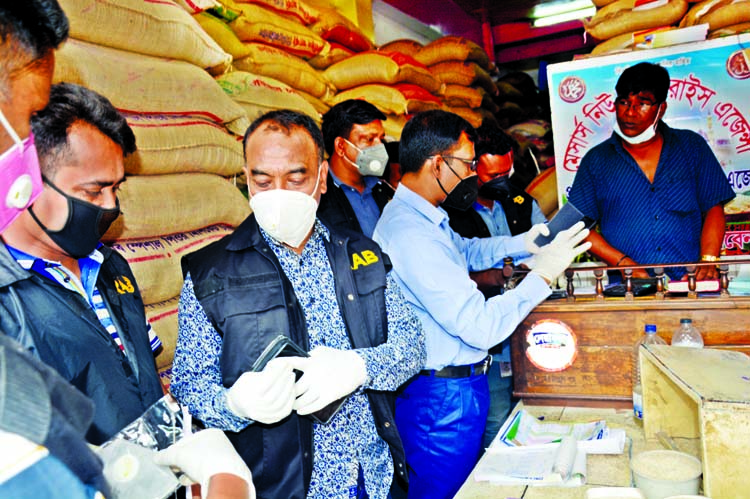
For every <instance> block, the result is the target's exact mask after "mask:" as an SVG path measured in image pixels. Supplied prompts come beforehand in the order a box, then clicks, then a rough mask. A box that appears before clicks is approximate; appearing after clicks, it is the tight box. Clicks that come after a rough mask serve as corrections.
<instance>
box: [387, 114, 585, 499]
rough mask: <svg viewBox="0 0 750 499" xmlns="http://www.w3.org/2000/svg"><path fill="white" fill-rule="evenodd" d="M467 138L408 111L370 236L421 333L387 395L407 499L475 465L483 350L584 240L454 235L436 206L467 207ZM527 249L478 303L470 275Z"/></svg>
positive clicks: (438, 493)
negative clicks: (410, 371)
mask: <svg viewBox="0 0 750 499" xmlns="http://www.w3.org/2000/svg"><path fill="white" fill-rule="evenodd" d="M475 140H476V133H475V131H474V129H473V128H472V127H471V125H470V124H469V123H468V122H467V121H466V120H464V119H463V118H461V117H459V116H457V115H455V114H452V113H448V112H445V111H427V112H424V113H419V114H416V115H415V116H414V117H413V118H412V119H411V120H410V121H409V122H408V123H407V124H406V126H405V127H404V130H403V133H402V135H401V144H400V149H399V158H400V162H401V163H400V164H401V170H402V172H403V177H402V179H401V183H400V184H399V186H398V189H397V190H396V194H395V196H394V198H393V200H392V201H391V202H390V203H388V206H386V208H385V210H383V215H382V216H381V218H380V221H379V222H378V225H377V226H376V228H375V234H374V238H375V240H376V241H378V242H379V243H380V244H381V245H382V247H383V249H384V250H386V251H387V252H388V254H389V255H390V256H391V260H392V261H393V269H394V273H395V274H396V281H397V282H398V283H399V284H400V286H401V289H402V290H403V292H404V296H405V298H406V300H407V301H408V302H409V303H410V304H411V305H412V307H413V308H414V309H415V311H416V313H417V316H418V317H419V318H420V319H421V321H422V325H423V327H424V331H425V339H426V345H427V360H426V362H425V364H424V369H423V370H422V371H420V373H419V375H418V376H416V377H415V378H413V379H412V380H411V381H410V383H409V384H408V385H407V386H406V388H405V389H404V390H403V393H401V394H400V395H399V397H398V398H397V399H396V422H397V424H398V428H399V432H400V433H401V436H402V440H403V442H404V449H405V451H406V457H407V463H408V464H409V466H410V473H409V497H410V498H411V499H419V498H425V499H426V498H429V499H443V498H445V499H448V498H451V497H453V496H454V495H455V493H456V491H457V490H458V489H459V488H460V487H461V484H462V483H463V482H464V481H465V480H466V478H467V477H468V476H469V474H470V473H471V470H472V469H473V467H474V465H475V464H476V461H477V458H478V455H479V453H480V451H481V446H482V434H483V432H484V428H485V423H486V421H487V410H488V406H489V389H488V385H487V377H486V374H487V369H488V367H489V357H488V355H487V351H488V350H489V348H491V347H493V346H494V345H497V344H498V343H500V342H502V341H503V340H504V339H505V338H507V337H508V336H509V335H510V334H511V333H512V332H513V330H514V329H515V328H516V326H517V325H518V324H519V323H520V322H521V321H522V320H523V318H524V317H525V316H526V315H527V314H528V313H529V312H530V311H531V310H532V309H533V308H534V307H535V306H536V305H537V304H539V303H540V302H542V301H543V300H544V299H545V298H546V297H547V296H548V295H549V294H550V288H549V283H550V282H551V281H552V280H554V279H555V278H556V277H557V276H558V275H559V274H560V273H561V272H563V270H564V269H565V268H567V266H568V265H569V264H570V262H571V261H572V260H573V258H575V256H577V255H578V254H580V253H582V252H583V251H586V249H588V247H589V246H590V245H589V244H588V243H585V244H582V245H580V246H579V245H578V244H579V243H580V242H581V241H582V240H583V239H584V238H585V237H586V236H587V235H588V231H587V230H584V229H583V224H582V223H579V224H577V225H575V226H574V227H572V228H571V229H568V230H567V231H563V232H561V233H560V234H559V235H558V236H557V237H556V238H555V239H554V240H553V241H552V242H551V243H550V244H548V245H546V246H543V247H541V248H540V247H539V246H537V245H536V244H535V243H534V240H535V239H536V237H537V236H538V235H539V234H544V235H546V234H547V233H548V229H547V227H546V226H545V225H535V226H534V227H532V229H531V230H530V231H529V232H527V233H525V234H522V235H519V236H515V237H491V238H485V239H479V238H476V239H464V238H462V237H460V236H459V235H458V234H456V233H455V232H453V230H451V228H450V227H449V225H448V216H447V215H446V213H445V211H444V210H443V209H442V208H440V207H439V206H440V205H447V206H453V207H456V208H458V209H468V208H470V207H471V205H472V203H473V202H474V200H475V199H476V195H477V189H478V187H477V179H476V173H475V170H476V161H475V160H474V142H475ZM526 253H533V254H534V262H533V263H532V264H531V267H532V269H533V270H532V271H531V272H530V273H529V274H528V275H527V276H526V278H525V279H524V280H523V282H522V283H521V284H520V285H519V286H518V287H516V288H515V289H513V290H511V291H509V292H507V293H504V294H502V295H499V296H495V297H493V298H490V299H485V297H484V295H482V293H481V292H480V291H479V290H478V289H477V286H476V284H475V283H474V281H472V280H471V279H470V277H469V272H470V271H476V270H484V269H487V268H491V267H497V266H500V265H502V261H503V258H504V257H506V256H510V257H514V256H517V255H521V254H526Z"/></svg>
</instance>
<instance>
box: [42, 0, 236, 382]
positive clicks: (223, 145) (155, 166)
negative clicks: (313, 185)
mask: <svg viewBox="0 0 750 499" xmlns="http://www.w3.org/2000/svg"><path fill="white" fill-rule="evenodd" d="M196 1H197V0H184V2H185V3H186V4H190V5H192V4H194V3H196ZM60 4H61V5H62V7H63V9H64V10H65V12H66V14H67V16H68V17H69V19H70V28H71V30H70V33H71V36H72V38H71V39H70V40H69V41H68V42H66V43H65V45H64V46H63V47H62V48H61V49H60V50H59V51H58V53H57V61H56V67H55V81H58V82H60V81H66V82H72V83H77V84H80V85H84V86H86V87H89V88H91V89H93V90H95V91H97V92H99V93H101V94H102V95H104V96H106V97H107V98H109V99H110V100H111V101H112V103H113V104H114V105H115V106H116V107H117V108H118V109H119V110H120V111H121V112H123V113H124V114H125V116H126V118H127V120H128V122H129V123H130V125H131V127H132V128H133V131H134V133H135V135H136V142H137V145H138V152H137V153H136V154H134V155H133V156H132V157H129V158H128V159H127V160H126V164H125V168H126V174H127V175H128V180H127V182H125V183H124V184H123V187H122V190H121V192H120V195H119V199H120V206H121V209H122V215H121V216H120V218H118V220H117V221H116V222H115V223H114V224H113V226H112V227H111V228H110V230H109V231H108V232H107V234H106V235H105V237H104V240H105V241H106V242H107V243H108V244H111V245H112V246H113V247H114V248H115V249H116V250H118V251H120V252H121V253H122V254H123V255H124V256H125V258H126V259H127V260H128V262H129V263H130V265H131V266H132V268H133V272H134V274H135V277H136V280H137V282H138V285H139V287H140V289H141V291H142V296H143V300H144V303H145V304H146V314H147V316H148V317H149V319H150V320H151V322H152V324H153V327H154V329H155V331H156V333H157V334H158V335H159V337H160V338H161V340H162V342H163V344H164V347H165V348H164V351H163V352H162V353H161V354H160V355H159V356H158V357H157V366H158V368H159V371H160V374H161V375H162V381H163V382H164V383H165V384H168V382H169V373H170V367H171V363H172V356H173V353H174V345H175V341H176V336H177V303H178V298H179V293H180V289H181V287H182V272H181V269H180V258H181V257H182V256H183V255H185V254H187V253H189V252H191V251H195V250H197V249H199V248H201V247H203V246H205V245H207V244H209V243H210V242H212V241H214V240H216V239H218V238H220V237H222V236H223V235H225V234H227V233H229V232H230V231H231V230H232V227H234V226H236V225H238V224H239V223H240V222H241V221H242V220H243V219H244V218H245V217H246V216H247V215H248V214H249V211H250V209H249V207H248V204H247V201H246V200H245V198H244V196H243V195H242V193H241V192H240V191H239V190H238V189H237V188H236V186H235V185H234V184H233V182H232V181H231V180H230V179H231V177H233V176H236V175H237V174H238V173H240V172H241V169H242V165H243V159H242V145H241V141H240V140H241V137H240V135H241V134H243V133H244V131H245V130H246V128H247V126H248V125H249V121H248V118H247V115H246V112H245V110H244V109H243V108H242V107H241V106H240V105H239V104H237V103H235V102H234V101H233V100H232V99H231V98H229V97H228V96H227V95H226V93H225V92H224V91H222V88H221V87H220V86H219V85H218V84H217V83H216V81H214V79H213V78H212V76H211V75H210V74H209V73H208V72H207V70H210V71H212V72H216V73H221V72H223V71H225V70H226V68H228V67H229V65H230V63H231V61H232V57H231V55H230V54H228V53H226V52H225V51H224V50H222V49H221V47H220V46H219V45H218V44H217V43H216V42H215V41H214V40H213V39H212V38H211V37H209V36H208V35H207V34H206V33H205V31H204V30H203V28H201V26H200V25H199V24H198V22H197V21H195V19H193V18H192V17H191V15H190V14H189V13H188V12H186V11H185V10H184V9H183V8H182V7H180V6H178V5H177V4H173V3H170V2H150V1H146V0H60Z"/></svg>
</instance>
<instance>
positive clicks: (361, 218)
mask: <svg viewBox="0 0 750 499" xmlns="http://www.w3.org/2000/svg"><path fill="white" fill-rule="evenodd" d="M328 174H329V175H330V176H331V178H332V179H333V183H334V184H336V185H337V186H338V187H340V188H341V190H342V191H344V195H346V199H347V200H348V201H349V204H350V205H352V210H354V214H355V215H356V216H357V221H358V222H359V226H360V228H361V229H362V233H363V234H364V235H366V236H367V237H372V232H373V231H374V230H375V224H376V223H378V218H380V208H378V204H377V203H376V202H375V198H374V197H372V188H373V187H375V186H376V185H377V184H378V182H379V181H380V179H379V178H378V177H370V176H366V177H362V180H363V181H364V183H365V188H364V190H363V191H362V192H359V191H358V190H357V189H355V188H354V187H350V186H348V185H346V184H345V183H343V182H342V181H341V180H339V179H338V178H337V177H336V175H334V173H333V170H328Z"/></svg>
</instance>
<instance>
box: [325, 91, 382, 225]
mask: <svg viewBox="0 0 750 499" xmlns="http://www.w3.org/2000/svg"><path fill="white" fill-rule="evenodd" d="M385 119H386V116H385V115H384V114H383V113H381V112H380V111H379V110H378V108H376V107H375V106H373V105H372V104H370V103H369V102H365V101H363V100H358V99H357V100H354V99H350V100H346V101H344V102H340V103H338V104H336V105H335V106H333V107H332V108H331V109H330V110H329V111H328V112H327V113H326V114H324V115H323V126H322V128H323V140H324V143H325V149H326V153H327V154H328V165H329V170H328V173H329V176H328V185H327V190H326V192H325V193H324V194H323V195H322V196H321V198H320V206H319V207H318V216H319V217H320V219H321V220H323V221H324V222H326V223H327V224H328V225H329V226H330V227H334V228H340V229H341V228H343V229H349V230H354V231H357V232H361V233H363V234H364V235H366V236H367V237H372V231H373V230H375V224H376V223H377V222H378V218H380V213H381V212H382V211H383V207H384V206H385V204H386V203H387V202H388V201H390V200H391V198H392V197H393V188H392V187H391V186H390V185H388V183H387V182H385V181H384V180H382V179H380V178H378V177H380V176H381V175H382V174H383V171H384V170H385V167H386V164H387V163H388V152H387V151H386V149H385V144H384V138H385V130H384V129H383V120H385Z"/></svg>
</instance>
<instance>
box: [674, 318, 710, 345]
mask: <svg viewBox="0 0 750 499" xmlns="http://www.w3.org/2000/svg"><path fill="white" fill-rule="evenodd" d="M672 346H673V347H692V348H703V336H701V333H700V331H698V329H697V328H696V327H695V326H693V321H692V320H690V319H680V327H679V329H677V331H675V332H674V334H673V335H672Z"/></svg>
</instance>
